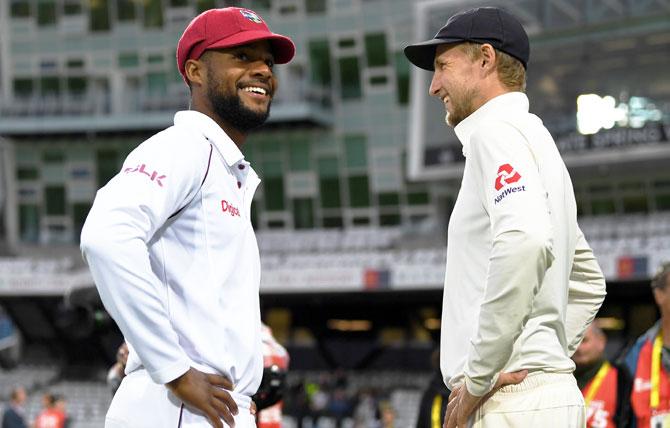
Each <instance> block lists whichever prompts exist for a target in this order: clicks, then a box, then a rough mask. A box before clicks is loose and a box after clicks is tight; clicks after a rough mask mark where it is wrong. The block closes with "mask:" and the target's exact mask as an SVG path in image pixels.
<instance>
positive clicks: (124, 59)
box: [119, 52, 140, 68]
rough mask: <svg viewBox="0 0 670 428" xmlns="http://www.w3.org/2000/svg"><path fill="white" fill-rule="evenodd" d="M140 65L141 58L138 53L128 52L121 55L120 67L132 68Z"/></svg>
mask: <svg viewBox="0 0 670 428" xmlns="http://www.w3.org/2000/svg"><path fill="white" fill-rule="evenodd" d="M138 65H140V57H139V55H137V52H126V53H120V54H119V67H122V68H131V67H137V66H138Z"/></svg>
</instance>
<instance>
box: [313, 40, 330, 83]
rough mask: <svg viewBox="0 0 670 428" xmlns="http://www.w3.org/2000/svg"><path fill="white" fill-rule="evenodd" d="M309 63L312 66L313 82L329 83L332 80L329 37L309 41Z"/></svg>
mask: <svg viewBox="0 0 670 428" xmlns="http://www.w3.org/2000/svg"><path fill="white" fill-rule="evenodd" d="M309 63H310V66H311V68H312V82H313V83H317V84H320V85H329V84H330V81H331V74H330V46H329V45H328V40H327V39H322V40H310V41H309Z"/></svg>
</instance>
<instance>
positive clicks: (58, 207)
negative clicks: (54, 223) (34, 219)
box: [44, 186, 65, 215]
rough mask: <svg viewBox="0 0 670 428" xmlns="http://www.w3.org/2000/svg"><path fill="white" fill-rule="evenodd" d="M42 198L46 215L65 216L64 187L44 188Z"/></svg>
mask: <svg viewBox="0 0 670 428" xmlns="http://www.w3.org/2000/svg"><path fill="white" fill-rule="evenodd" d="M44 196H45V198H46V204H45V207H46V214H47V215H65V186H46V187H45V188H44Z"/></svg>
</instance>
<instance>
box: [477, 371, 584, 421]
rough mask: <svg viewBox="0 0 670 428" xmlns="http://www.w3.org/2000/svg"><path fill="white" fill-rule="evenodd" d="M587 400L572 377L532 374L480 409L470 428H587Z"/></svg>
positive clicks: (498, 394)
mask: <svg viewBox="0 0 670 428" xmlns="http://www.w3.org/2000/svg"><path fill="white" fill-rule="evenodd" d="M585 426H586V413H585V409H584V398H583V396H582V393H581V392H580V391H579V388H578V387H577V381H575V378H574V376H573V375H572V374H562V373H544V372H535V373H530V374H529V375H528V376H527V377H526V379H524V380H523V382H521V383H520V384H518V385H509V386H506V387H504V388H501V389H500V390H499V391H498V392H496V393H495V394H493V396H492V397H491V398H490V399H489V400H488V401H486V402H485V403H484V405H482V407H480V408H479V409H478V410H477V412H475V414H474V415H473V417H472V418H471V419H470V423H469V427H470V428H537V427H542V428H584V427H585Z"/></svg>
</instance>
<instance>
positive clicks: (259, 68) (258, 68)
mask: <svg viewBox="0 0 670 428" xmlns="http://www.w3.org/2000/svg"><path fill="white" fill-rule="evenodd" d="M252 71H253V74H254V75H260V76H263V77H267V78H270V77H272V74H273V73H272V67H270V66H269V65H268V63H267V62H265V61H256V62H255V63H254V68H253V70H252Z"/></svg>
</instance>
